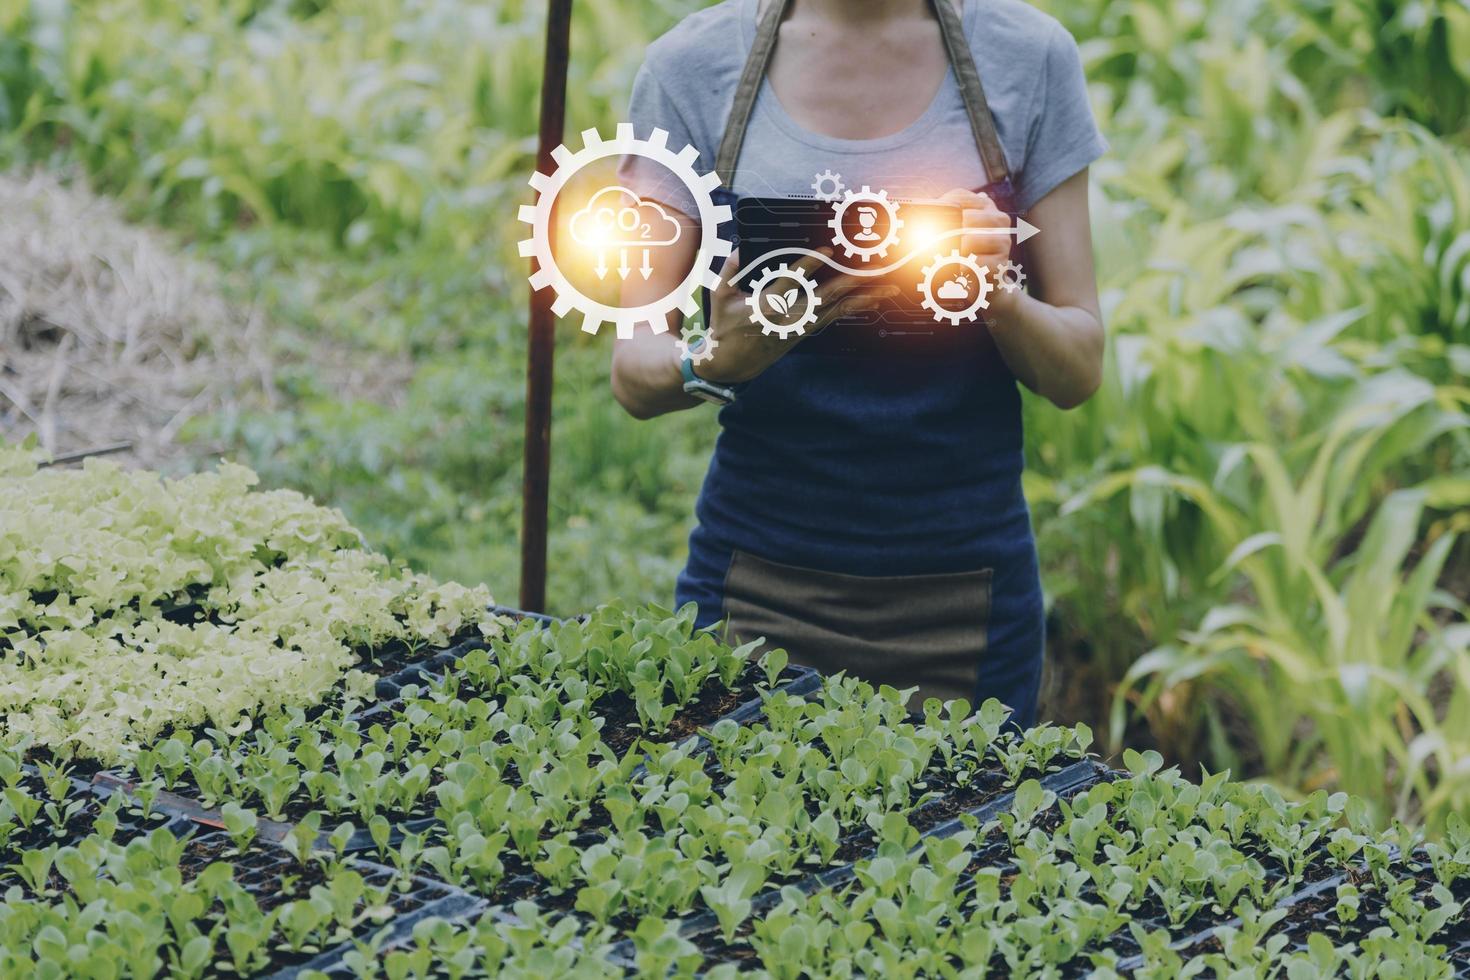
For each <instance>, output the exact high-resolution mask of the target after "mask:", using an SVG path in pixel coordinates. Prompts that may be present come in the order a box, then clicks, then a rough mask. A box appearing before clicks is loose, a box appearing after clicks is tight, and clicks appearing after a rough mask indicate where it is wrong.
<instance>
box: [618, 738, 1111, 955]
mask: <svg viewBox="0 0 1470 980" xmlns="http://www.w3.org/2000/svg"><path fill="white" fill-rule="evenodd" d="M1106 772H1107V769H1106V768H1105V767H1104V766H1102V765H1100V764H1098V763H1096V762H1092V761H1090V760H1082V761H1079V762H1074V763H1072V764H1071V765H1069V766H1067V767H1065V768H1063V769H1061V770H1058V771H1057V772H1053V773H1048V774H1047V775H1046V776H1044V777H1042V778H1041V780H1040V782H1041V785H1043V786H1044V787H1046V788H1047V789H1049V790H1051V791H1052V792H1053V793H1056V794H1057V796H1058V797H1060V798H1063V799H1066V798H1069V797H1071V796H1073V795H1075V794H1077V793H1079V792H1081V791H1083V790H1084V789H1086V788H1087V787H1088V786H1091V785H1092V784H1093V783H1095V782H1097V780H1098V779H1099V778H1101V776H1102V775H1103V774H1104V773H1106ZM1014 799H1015V793H1014V792H1013V791H1012V792H1007V793H1004V794H1002V795H1001V796H998V797H996V798H994V799H991V800H989V801H987V802H985V803H983V804H980V805H978V806H975V807H973V808H972V809H969V810H966V811H964V812H965V813H966V814H967V815H968V816H971V817H973V818H974V819H976V820H977V821H979V822H980V823H981V824H982V825H983V824H985V823H986V822H988V821H990V820H993V819H994V818H995V817H996V816H997V815H999V814H1001V813H1003V812H1005V811H1006V810H1008V809H1009V808H1010V806H1011V803H1012V802H1013V801H1014ZM915 812H917V811H915ZM963 829H964V823H963V822H962V820H961V819H960V818H959V817H956V818H954V819H953V820H946V821H944V822H942V823H939V824H936V825H934V826H932V827H930V828H929V829H928V830H926V831H924V832H923V836H925V837H948V836H950V835H952V834H956V833H958V832H959V831H961V830H963ZM919 846H920V847H922V846H923V845H919ZM871 853H872V852H871V851H870V852H869V854H867V855H863V856H862V857H859V858H857V859H856V860H854V861H852V862H849V863H847V864H843V865H839V866H837V867H832V868H827V869H826V870H824V871H819V872H816V873H814V874H811V875H808V876H806V877H805V878H803V879H801V880H800V881H797V882H792V883H788V886H790V887H795V888H798V889H800V890H801V891H803V892H805V893H807V894H809V895H810V894H813V893H815V892H818V891H821V890H822V889H824V888H834V887H837V886H840V885H843V884H846V883H847V882H850V881H853V880H856V878H857V871H856V866H857V863H858V862H859V861H862V860H864V859H865V858H866V857H869V856H871ZM780 901H781V888H779V887H773V888H767V889H765V890H764V891H762V892H760V893H759V894H757V895H756V896H755V897H754V898H752V899H751V908H750V915H751V916H752V917H753V916H758V915H761V914H763V913H765V912H768V911H769V910H770V909H772V908H774V907H775V906H776V905H778V904H779V903H780ZM719 929H720V923H719V919H718V918H717V917H716V916H715V914H714V913H713V912H704V913H699V914H696V915H691V916H690V917H689V918H688V919H686V920H685V922H684V924H683V926H681V928H680V930H679V931H680V934H681V935H683V936H684V937H685V938H686V939H691V940H695V941H697V940H698V939H699V937H703V936H709V935H710V934H712V933H716V932H718V931H719ZM609 958H610V959H611V960H612V962H613V963H615V964H617V965H621V966H625V967H628V968H629V969H631V968H632V964H633V961H634V948H633V943H632V940H623V941H622V942H620V943H618V944H616V945H615V946H614V947H613V949H612V951H611V952H610V954H609Z"/></svg>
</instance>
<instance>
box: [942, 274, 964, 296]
mask: <svg viewBox="0 0 1470 980" xmlns="http://www.w3.org/2000/svg"><path fill="white" fill-rule="evenodd" d="M939 298H940V299H969V298H970V277H969V276H968V275H967V274H966V273H963V272H961V273H960V274H959V275H957V276H955V277H954V278H953V279H948V280H946V281H945V282H943V283H941V284H940V286H939Z"/></svg>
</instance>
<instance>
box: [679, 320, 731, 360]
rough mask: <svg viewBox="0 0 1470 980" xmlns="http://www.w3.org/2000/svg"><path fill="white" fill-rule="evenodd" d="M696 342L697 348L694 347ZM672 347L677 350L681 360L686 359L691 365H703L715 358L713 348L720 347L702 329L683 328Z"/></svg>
mask: <svg viewBox="0 0 1470 980" xmlns="http://www.w3.org/2000/svg"><path fill="white" fill-rule="evenodd" d="M696 341H698V346H695V342H696ZM674 346H675V347H677V348H678V349H679V357H680V358H681V359H682V358H686V357H687V358H689V361H690V363H692V364H703V363H704V362H705V361H707V360H709V359H710V358H711V357H714V356H715V348H716V347H718V346H720V342H719V341H718V340H716V339H715V338H713V337H711V336H710V335H709V331H708V330H706V329H705V328H704V327H685V328H684V329H683V330H681V331H679V336H678V337H677V338H676V339H675V340H674Z"/></svg>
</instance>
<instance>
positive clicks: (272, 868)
mask: <svg viewBox="0 0 1470 980" xmlns="http://www.w3.org/2000/svg"><path fill="white" fill-rule="evenodd" d="M191 846H192V848H194V854H196V855H197V856H193V857H192V860H193V863H194V864H197V865H199V868H197V869H192V868H191V869H190V870H193V871H194V873H197V872H198V870H202V869H203V867H204V866H207V864H208V863H210V862H212V861H213V860H225V859H228V860H229V861H230V864H231V866H232V868H233V872H234V879H235V881H236V883H237V884H239V885H240V886H241V887H243V888H244V889H245V890H246V891H247V892H249V893H250V894H251V895H252V896H254V897H255V898H256V900H257V901H263V902H266V903H271V902H273V901H277V900H278V899H279V898H280V892H279V888H280V880H281V877H282V875H283V874H286V873H290V872H291V871H292V870H293V869H295V868H297V867H299V863H298V862H297V861H296V859H295V858H294V857H292V856H291V855H290V854H289V853H288V852H287V851H286V850H284V849H283V848H280V847H278V846H276V845H275V844H272V843H268V842H263V841H261V840H260V839H259V838H258V837H257V839H256V841H254V842H252V843H251V845H250V846H249V847H248V848H246V849H245V852H244V853H243V854H241V853H234V852H232V849H233V843H232V842H231V841H230V838H229V835H228V834H223V833H211V834H205V835H204V836H201V837H198V838H196V839H195V840H194V841H193V842H192V844H191ZM216 848H218V849H219V852H218V853H219V855H220V856H219V857H211V856H210V852H211V851H212V850H214V849H216ZM200 852H202V853H200ZM190 858H191V854H188V853H186V863H185V865H183V866H182V867H184V868H188V867H189V865H188V863H187V862H188V861H189V860H190ZM346 867H348V868H350V869H351V870H354V871H356V872H357V873H359V874H360V875H362V876H363V878H364V879H365V880H366V881H367V882H368V883H369V884H372V885H374V886H379V887H381V886H382V885H384V884H386V883H387V882H388V881H390V880H391V879H393V878H394V877H395V876H396V874H397V872H395V871H394V870H393V869H392V868H389V867H387V866H385V865H381V864H376V863H374V862H372V861H365V860H362V859H361V858H351V857H349V858H347V859H346ZM409 881H410V887H409V888H407V889H405V890H403V891H397V890H395V891H394V892H392V897H391V901H392V905H393V915H392V917H391V918H390V919H388V920H387V921H386V922H384V923H382V924H376V925H374V924H369V925H364V926H363V927H360V928H359V929H358V930H357V932H356V934H355V935H354V936H353V937H352V938H351V939H347V940H344V941H343V942H341V943H338V944H337V945H335V946H332V947H331V948H329V949H324V950H322V951H321V952H318V953H313V954H305V953H303V954H292V953H289V952H284V951H283V952H282V953H281V955H282V956H284V957H286V958H293V959H295V960H296V962H292V963H290V964H289V965H285V966H282V967H281V968H279V969H277V970H274V971H272V972H269V973H266V974H264V976H266V977H269V978H271V980H296V978H298V977H300V976H301V975H303V974H305V973H306V972H307V971H318V970H319V971H323V972H327V973H331V974H336V975H342V973H343V971H344V970H345V966H344V964H343V956H344V955H345V954H347V953H349V952H351V951H352V950H353V949H354V948H355V946H356V944H357V943H358V942H362V941H365V940H367V939H369V938H370V937H373V936H379V937H380V939H379V949H380V950H383V949H389V948H392V947H394V946H398V945H402V944H403V943H405V942H407V941H409V940H410V939H411V938H412V934H413V928H414V926H415V925H416V924H417V923H419V922H420V921H422V920H424V919H426V918H429V917H430V916H437V917H439V918H442V919H445V920H448V921H456V920H459V919H463V918H465V917H467V916H470V915H472V914H474V913H475V912H477V911H479V910H480V909H481V908H482V907H483V906H484V903H483V902H482V901H481V900H480V899H479V898H477V897H475V896H474V895H471V894H470V893H468V892H466V891H464V890H463V889H460V888H455V887H454V886H452V885H446V884H444V883H442V882H438V881H434V880H432V879H429V878H423V877H419V876H417V875H415V876H413V877H411V878H410V879H409Z"/></svg>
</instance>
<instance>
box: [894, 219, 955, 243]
mask: <svg viewBox="0 0 1470 980" xmlns="http://www.w3.org/2000/svg"><path fill="white" fill-rule="evenodd" d="M946 230H948V229H946V228H945V227H944V226H943V225H941V224H940V223H939V222H938V221H936V220H934V219H933V218H922V217H921V218H913V219H910V220H909V221H908V223H907V224H906V225H905V226H904V229H903V235H902V239H903V246H904V248H907V249H915V248H928V247H930V246H932V245H935V244H936V243H938V242H939V241H940V240H942V239H943V237H944V233H945V231H946Z"/></svg>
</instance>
